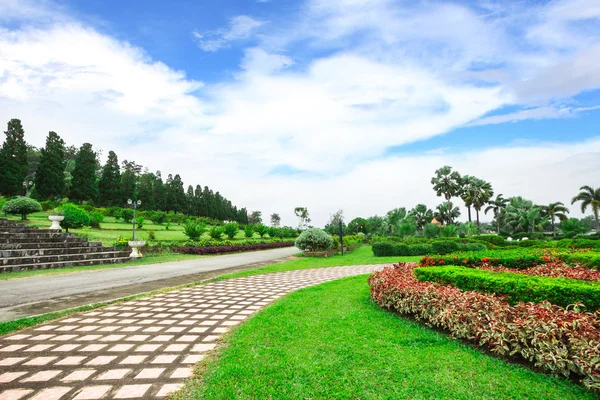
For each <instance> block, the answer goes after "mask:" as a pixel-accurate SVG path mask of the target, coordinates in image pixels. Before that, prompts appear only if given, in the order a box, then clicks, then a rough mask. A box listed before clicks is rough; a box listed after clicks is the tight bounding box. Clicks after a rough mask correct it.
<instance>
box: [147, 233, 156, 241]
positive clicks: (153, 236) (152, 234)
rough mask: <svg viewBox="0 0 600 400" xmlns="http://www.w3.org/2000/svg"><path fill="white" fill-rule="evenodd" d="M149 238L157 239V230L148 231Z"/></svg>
mask: <svg viewBox="0 0 600 400" xmlns="http://www.w3.org/2000/svg"><path fill="white" fill-rule="evenodd" d="M148 240H156V232H154V231H148Z"/></svg>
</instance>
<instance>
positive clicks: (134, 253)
mask: <svg viewBox="0 0 600 400" xmlns="http://www.w3.org/2000/svg"><path fill="white" fill-rule="evenodd" d="M128 244H129V247H131V254H130V255H129V257H131V258H142V253H141V252H140V247H142V246H144V245H145V244H146V241H145V240H130V241H129V242H128Z"/></svg>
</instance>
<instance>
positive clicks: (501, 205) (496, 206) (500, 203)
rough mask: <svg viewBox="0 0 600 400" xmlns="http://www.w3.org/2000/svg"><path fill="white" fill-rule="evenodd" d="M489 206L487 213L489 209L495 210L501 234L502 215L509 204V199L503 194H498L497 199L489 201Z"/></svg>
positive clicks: (497, 225)
mask: <svg viewBox="0 0 600 400" xmlns="http://www.w3.org/2000/svg"><path fill="white" fill-rule="evenodd" d="M488 204H489V206H487V208H486V209H485V211H484V212H485V213H486V214H487V213H488V211H493V212H494V218H496V227H497V228H498V235H499V234H500V215H501V213H502V211H503V210H504V209H505V208H506V205H507V204H508V199H505V198H504V197H503V196H502V194H499V195H497V196H496V199H495V200H491V201H488Z"/></svg>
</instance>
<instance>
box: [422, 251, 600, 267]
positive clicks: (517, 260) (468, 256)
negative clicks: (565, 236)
mask: <svg viewBox="0 0 600 400" xmlns="http://www.w3.org/2000/svg"><path fill="white" fill-rule="evenodd" d="M547 254H548V255H551V256H553V257H556V258H558V259H559V260H561V261H564V262H565V263H567V264H571V265H573V264H580V265H582V266H584V267H587V268H591V269H600V252H593V251H589V252H584V253H567V252H559V251H553V252H552V253H547ZM548 260H549V258H548V257H547V256H546V255H545V254H544V252H543V250H542V249H510V250H508V249H506V250H488V251H481V252H478V253H473V252H465V253H453V254H449V255H431V256H429V257H423V258H422V259H421V261H420V262H419V264H420V265H421V266H435V265H460V266H464V267H472V268H476V267H479V266H480V265H481V264H482V263H484V262H485V263H488V264H490V265H494V266H498V265H502V266H504V267H507V268H518V269H527V268H532V267H535V266H536V265H541V264H546V263H547V262H548Z"/></svg>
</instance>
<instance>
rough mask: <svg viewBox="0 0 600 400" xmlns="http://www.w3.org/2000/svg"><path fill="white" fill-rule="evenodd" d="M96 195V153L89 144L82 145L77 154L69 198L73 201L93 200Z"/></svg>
mask: <svg viewBox="0 0 600 400" xmlns="http://www.w3.org/2000/svg"><path fill="white" fill-rule="evenodd" d="M97 193H98V187H97V184H96V153H95V152H94V150H93V149H92V145H91V144H90V143H84V144H83V145H82V146H81V147H80V148H79V152H78V153H77V158H76V159H75V169H74V170H73V179H72V185H71V194H70V195H69V197H70V198H71V199H73V200H79V201H80V202H81V201H86V200H87V201H90V200H92V201H93V200H95V199H96V197H97Z"/></svg>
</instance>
